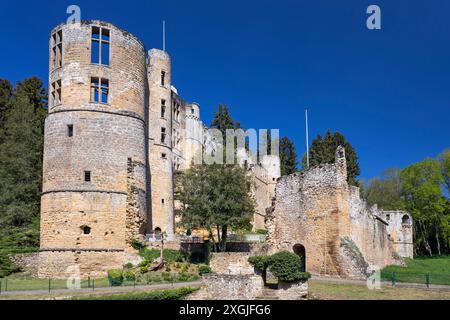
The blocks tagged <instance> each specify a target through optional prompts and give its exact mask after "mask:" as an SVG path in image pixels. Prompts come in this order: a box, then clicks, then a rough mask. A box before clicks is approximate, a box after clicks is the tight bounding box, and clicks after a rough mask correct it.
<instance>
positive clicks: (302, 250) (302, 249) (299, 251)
mask: <svg viewBox="0 0 450 320" xmlns="http://www.w3.org/2000/svg"><path fill="white" fill-rule="evenodd" d="M292 249H293V250H294V253H295V254H296V255H298V256H299V257H300V259H301V261H302V262H301V265H300V268H301V271H302V272H306V250H305V247H304V246H303V245H301V244H299V243H298V244H296V245H295V246H294V247H293V248H292Z"/></svg>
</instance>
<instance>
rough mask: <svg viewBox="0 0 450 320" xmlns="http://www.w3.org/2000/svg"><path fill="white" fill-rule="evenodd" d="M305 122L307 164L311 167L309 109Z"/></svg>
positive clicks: (306, 111)
mask: <svg viewBox="0 0 450 320" xmlns="http://www.w3.org/2000/svg"><path fill="white" fill-rule="evenodd" d="M305 122H306V127H305V129H306V166H307V169H309V128H308V109H306V110H305Z"/></svg>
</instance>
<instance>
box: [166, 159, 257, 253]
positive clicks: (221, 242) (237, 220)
mask: <svg viewBox="0 0 450 320" xmlns="http://www.w3.org/2000/svg"><path fill="white" fill-rule="evenodd" d="M175 182H176V183H175V186H176V188H175V199H176V200H178V201H180V203H181V209H180V210H179V211H178V212H177V215H179V216H180V222H181V225H183V226H187V227H188V228H189V229H190V228H194V229H206V230H208V232H209V234H210V238H211V239H214V238H215V237H216V239H217V243H215V248H216V251H222V252H223V251H226V244H227V238H228V232H229V229H230V228H236V229H238V228H248V227H250V221H251V219H252V216H253V213H254V211H255V202H254V199H253V197H252V196H251V195H250V186H251V181H250V178H249V176H248V175H247V173H246V170H245V169H244V168H242V167H240V166H238V165H217V164H215V165H196V166H193V167H191V169H189V170H187V171H186V172H185V173H181V174H179V175H178V176H177V178H176V180H175Z"/></svg>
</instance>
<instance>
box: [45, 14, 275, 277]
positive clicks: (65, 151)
mask: <svg viewBox="0 0 450 320" xmlns="http://www.w3.org/2000/svg"><path fill="white" fill-rule="evenodd" d="M49 45H50V67H49V86H50V90H49V91H50V92H49V93H50V97H49V109H48V117H47V119H46V122H45V137H44V141H45V142H44V162H43V190H42V198H41V230H40V233H41V248H40V268H39V275H40V276H41V277H50V276H51V277H64V276H66V273H67V271H66V270H67V268H68V267H70V266H74V265H75V266H79V267H80V272H81V274H82V275H93V276H95V275H104V274H105V271H106V270H108V269H111V268H117V267H121V266H122V265H123V264H124V263H125V262H127V261H129V260H130V259H133V253H134V251H133V249H132V248H131V243H132V241H133V240H135V239H139V240H144V238H145V236H146V235H147V237H154V238H155V237H158V235H160V234H162V233H164V234H165V235H166V237H167V240H168V241H175V240H176V235H177V230H176V228H175V216H174V196H173V177H174V173H176V172H178V171H183V170H185V169H187V168H188V167H189V166H190V165H191V164H192V163H193V160H195V157H198V156H199V154H201V153H202V152H203V151H205V153H208V152H209V153H214V152H215V151H216V149H217V143H216V142H215V141H214V139H213V137H212V136H211V135H209V134H208V131H207V130H206V127H205V126H204V124H203V123H202V121H201V119H200V106H199V104H197V103H188V102H186V101H185V100H183V98H181V96H180V95H179V94H178V91H177V89H175V87H174V86H173V85H172V80H171V78H172V72H171V60H170V57H169V55H168V54H167V52H165V51H162V50H158V49H151V50H150V51H148V53H147V51H146V49H145V46H144V44H143V43H142V42H141V41H140V40H139V39H137V38H136V37H135V36H133V35H132V34H130V33H128V32H126V31H124V30H122V29H120V28H117V27H115V26H114V25H112V24H110V23H105V22H102V21H84V22H81V23H80V24H62V25H59V26H57V27H56V28H55V29H53V30H52V32H51V36H50V43H49ZM262 163H263V165H262V166H260V165H252V166H250V168H249V173H250V174H251V176H252V179H253V181H254V184H253V192H254V195H255V198H256V200H257V214H255V218H254V221H253V225H254V228H255V229H261V228H264V214H265V209H266V208H267V207H268V206H270V203H271V199H272V197H273V196H274V192H275V184H276V180H277V178H279V176H280V166H279V159H278V157H276V158H274V157H270V156H268V157H266V159H263V161H262ZM147 240H148V238H147Z"/></svg>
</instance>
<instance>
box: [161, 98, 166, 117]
mask: <svg viewBox="0 0 450 320" xmlns="http://www.w3.org/2000/svg"><path fill="white" fill-rule="evenodd" d="M165 117H166V100H161V118H165Z"/></svg>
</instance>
